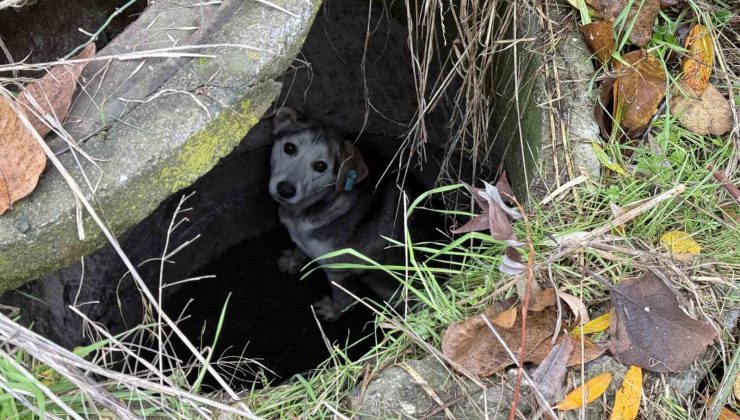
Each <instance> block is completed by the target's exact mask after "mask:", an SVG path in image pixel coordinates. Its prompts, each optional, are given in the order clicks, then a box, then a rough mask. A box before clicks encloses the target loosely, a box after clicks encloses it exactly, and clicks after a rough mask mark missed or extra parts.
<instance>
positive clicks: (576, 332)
mask: <svg viewBox="0 0 740 420" xmlns="http://www.w3.org/2000/svg"><path fill="white" fill-rule="evenodd" d="M611 320H612V313H611V311H609V312H607V313H605V314H604V315H601V316H598V317H596V318H594V319H592V320H590V321H588V322H587V323H585V324H583V325H579V326H577V327H575V328H573V329H572V330H570V335H572V336H575V337H580V335H581V332H582V333H583V334H593V333H597V332H601V331H604V330H605V329H607V328H609V323H610V322H611Z"/></svg>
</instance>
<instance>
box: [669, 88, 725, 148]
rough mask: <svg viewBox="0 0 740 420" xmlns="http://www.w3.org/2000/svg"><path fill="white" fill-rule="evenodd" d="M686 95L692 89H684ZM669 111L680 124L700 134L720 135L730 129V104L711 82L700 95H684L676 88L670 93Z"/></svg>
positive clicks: (689, 93)
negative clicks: (674, 92) (673, 92)
mask: <svg viewBox="0 0 740 420" xmlns="http://www.w3.org/2000/svg"><path fill="white" fill-rule="evenodd" d="M685 91H686V93H687V94H688V95H692V91H691V90H690V89H688V88H686V89H685ZM671 113H672V114H674V115H676V116H677V117H678V121H679V122H680V123H681V125H682V126H684V127H686V128H687V129H688V130H690V131H691V132H693V133H695V134H698V135H700V136H706V135H709V134H711V135H714V136H721V135H723V134H725V133H727V132H728V131H730V130H732V121H733V118H732V106H731V105H730V102H729V101H728V100H727V98H725V97H724V96H722V94H721V93H720V92H719V91H718V90H717V88H716V87H714V85H712V84H708V85H707V87H706V89H704V93H702V94H701V96H698V97H697V96H684V95H682V94H681V93H680V92H679V91H678V90H676V94H674V95H672V99H671Z"/></svg>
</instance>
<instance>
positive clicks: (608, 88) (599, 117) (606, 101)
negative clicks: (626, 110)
mask: <svg viewBox="0 0 740 420" xmlns="http://www.w3.org/2000/svg"><path fill="white" fill-rule="evenodd" d="M599 92H600V93H599V100H598V102H597V103H596V106H595V107H594V121H596V124H597V125H598V126H599V130H600V131H601V137H603V138H605V139H608V138H609V137H610V135H611V132H612V126H613V125H614V117H613V115H614V112H613V111H612V108H613V107H612V98H613V92H614V79H612V78H606V79H604V81H602V82H601V88H600V91H599Z"/></svg>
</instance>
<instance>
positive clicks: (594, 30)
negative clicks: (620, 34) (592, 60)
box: [578, 20, 614, 64]
mask: <svg viewBox="0 0 740 420" xmlns="http://www.w3.org/2000/svg"><path fill="white" fill-rule="evenodd" d="M578 29H580V31H581V33H582V34H583V39H585V40H586V44H588V48H589V49H590V50H591V52H592V53H594V54H595V55H596V58H598V59H599V61H600V62H601V63H602V64H604V63H607V62H608V61H609V59H610V58H611V56H612V53H613V52H614V35H612V23H611V22H609V21H606V20H599V21H595V22H591V23H589V24H586V25H582V26H580V27H579V28H578Z"/></svg>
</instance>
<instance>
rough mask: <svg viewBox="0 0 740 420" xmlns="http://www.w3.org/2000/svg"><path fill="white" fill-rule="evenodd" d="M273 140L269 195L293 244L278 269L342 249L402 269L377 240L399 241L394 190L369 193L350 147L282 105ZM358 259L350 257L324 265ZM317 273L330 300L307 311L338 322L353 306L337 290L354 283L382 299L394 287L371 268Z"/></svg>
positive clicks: (398, 257)
mask: <svg viewBox="0 0 740 420" xmlns="http://www.w3.org/2000/svg"><path fill="white" fill-rule="evenodd" d="M272 135H273V140H274V143H273V146H272V152H271V171H270V182H269V191H270V195H271V196H272V197H273V198H274V199H275V201H277V203H278V204H279V217H280V222H281V223H282V224H283V225H284V226H285V227H286V228H287V230H288V232H289V233H290V237H291V239H292V241H293V242H294V243H295V245H296V246H297V248H296V249H292V250H286V251H284V252H283V255H282V256H281V257H280V259H279V261H278V266H279V268H280V270H281V271H283V272H287V273H291V274H295V273H297V272H298V271H299V270H300V268H301V267H302V266H303V264H304V263H305V262H306V261H307V260H308V259H311V260H316V259H318V258H319V257H321V256H322V255H325V254H327V253H329V252H332V251H336V250H340V249H345V248H351V249H355V250H356V251H358V252H360V253H361V254H363V255H365V256H367V257H369V258H371V259H372V260H374V261H376V262H378V263H381V264H390V263H395V264H403V261H404V260H403V257H404V255H403V254H404V251H403V249H402V248H400V247H392V248H389V247H388V245H389V244H388V241H387V240H386V239H384V238H382V237H381V235H382V236H387V237H391V238H394V239H396V240H401V241H403V237H404V236H403V233H404V230H403V226H404V223H403V218H402V217H401V216H402V211H399V208H402V207H399V203H400V201H399V198H400V191H399V190H398V188H396V187H395V185H393V183H391V182H387V181H386V182H383V183H381V184H380V185H379V186H378V187H377V188H375V183H374V182H372V181H371V178H372V177H371V176H370V175H371V174H370V172H371V171H370V169H369V167H368V165H367V163H366V162H365V159H364V157H363V155H362V153H361V152H360V150H359V149H358V148H357V147H356V146H355V145H354V144H353V143H352V142H350V141H348V140H346V139H344V138H343V137H342V136H341V135H339V134H338V133H337V132H336V131H334V130H332V129H330V128H329V127H326V126H323V125H321V124H319V123H318V122H317V121H314V120H311V119H308V118H307V117H305V116H303V115H301V114H299V113H298V112H296V111H295V110H293V109H291V108H287V107H284V108H282V109H281V110H280V111H278V112H277V113H276V114H274V117H273V129H272ZM386 178H390V177H386ZM358 261H359V260H358V259H356V258H354V257H351V256H340V257H336V258H332V259H331V262H332V263H341V262H358ZM318 262H319V263H324V262H328V261H324V260H319V261H318ZM324 272H325V273H326V276H327V278H328V280H329V283H330V284H331V289H332V296H331V297H325V298H324V299H322V300H320V301H319V302H316V303H315V304H314V307H315V308H316V312H317V313H318V314H319V315H320V316H321V317H322V318H323V319H325V320H327V321H334V320H336V319H338V318H339V316H340V315H341V314H342V312H343V311H344V310H345V309H346V308H347V307H348V306H349V305H350V304H351V303H352V297H351V296H350V295H349V294H347V292H346V291H344V290H342V289H346V290H348V291H351V292H355V291H356V290H357V287H358V285H359V283H360V282H361V283H363V284H364V285H365V286H367V287H368V288H369V289H370V290H372V291H373V292H374V293H375V294H377V295H378V297H380V298H381V299H383V300H385V301H388V300H389V299H390V298H391V297H392V295H393V294H394V292H395V291H396V290H397V288H398V286H399V284H398V282H396V281H394V280H393V279H392V278H391V277H390V276H388V275H387V274H386V273H382V272H380V271H378V270H364V271H359V270H343V269H329V268H325V269H324Z"/></svg>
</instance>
